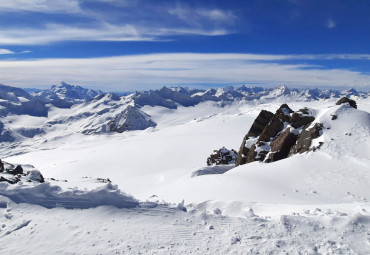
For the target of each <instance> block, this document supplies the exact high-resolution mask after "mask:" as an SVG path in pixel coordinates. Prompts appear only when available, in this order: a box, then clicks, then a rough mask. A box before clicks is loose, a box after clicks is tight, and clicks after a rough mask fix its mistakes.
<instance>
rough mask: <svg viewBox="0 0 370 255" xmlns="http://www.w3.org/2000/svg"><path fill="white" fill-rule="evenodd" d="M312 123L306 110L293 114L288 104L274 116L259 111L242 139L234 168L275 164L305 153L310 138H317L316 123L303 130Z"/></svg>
mask: <svg viewBox="0 0 370 255" xmlns="http://www.w3.org/2000/svg"><path fill="white" fill-rule="evenodd" d="M314 120H315V118H314V117H313V116H312V115H311V113H310V111H309V109H307V108H304V109H301V110H299V111H297V112H294V111H293V110H292V109H290V108H289V106H288V105H287V104H283V105H281V106H280V108H279V109H278V110H277V111H276V113H275V114H273V113H271V112H268V111H261V113H260V114H259V115H258V117H257V118H256V120H255V121H254V123H253V125H252V127H251V129H250V130H249V132H248V133H247V134H246V136H245V137H244V139H243V142H242V144H241V146H240V150H239V153H238V157H237V160H236V166H238V165H243V164H246V163H250V162H254V161H263V162H266V163H268V162H274V161H277V160H281V159H284V158H286V157H288V156H289V155H291V153H302V152H304V151H307V150H308V149H309V147H310V146H311V141H312V139H315V138H317V137H318V136H319V135H320V130H321V129H320V125H319V123H317V124H316V125H315V127H314V128H312V129H309V130H306V129H305V128H307V127H308V126H309V124H310V123H312V122H313V121H314ZM321 127H322V126H321ZM302 134H303V136H302ZM301 136H302V137H301ZM293 148H294V149H293ZM306 149H307V150H306Z"/></svg>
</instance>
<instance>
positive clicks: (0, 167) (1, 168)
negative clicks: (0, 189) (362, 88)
mask: <svg viewBox="0 0 370 255" xmlns="http://www.w3.org/2000/svg"><path fill="white" fill-rule="evenodd" d="M0 172H4V163H3V162H2V161H1V159H0Z"/></svg>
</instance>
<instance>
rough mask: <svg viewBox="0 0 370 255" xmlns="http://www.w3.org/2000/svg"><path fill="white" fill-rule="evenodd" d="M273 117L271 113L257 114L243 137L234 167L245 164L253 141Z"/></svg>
mask: <svg viewBox="0 0 370 255" xmlns="http://www.w3.org/2000/svg"><path fill="white" fill-rule="evenodd" d="M273 116H274V114H273V113H272V112H269V111H266V110H262V111H261V112H260V113H259V114H258V116H257V118H256V119H255V120H254V122H253V124H252V126H251V128H250V129H249V131H248V133H247V134H246V135H245V137H244V139H243V142H242V144H241V146H240V149H239V153H238V156H237V159H236V163H235V165H237V166H238V165H243V164H245V163H247V157H248V153H249V150H250V149H251V147H252V145H253V141H254V139H255V138H256V137H258V136H259V135H260V134H261V133H262V131H263V129H264V128H265V127H266V125H267V124H268V123H269V122H270V119H271V118H272V117H273ZM247 141H248V143H247Z"/></svg>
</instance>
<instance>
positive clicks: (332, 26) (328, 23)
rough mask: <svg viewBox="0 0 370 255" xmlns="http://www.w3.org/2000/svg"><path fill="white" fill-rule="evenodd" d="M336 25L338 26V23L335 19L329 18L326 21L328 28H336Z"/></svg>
mask: <svg viewBox="0 0 370 255" xmlns="http://www.w3.org/2000/svg"><path fill="white" fill-rule="evenodd" d="M336 26H337V23H336V22H335V21H334V20H332V19H328V20H327V21H326V27H327V28H329V29H331V28H334V27H336Z"/></svg>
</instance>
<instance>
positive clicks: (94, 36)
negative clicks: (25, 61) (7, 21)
mask: <svg viewBox="0 0 370 255" xmlns="http://www.w3.org/2000/svg"><path fill="white" fill-rule="evenodd" d="M229 33H230V32H229V31H227V30H224V29H202V28H161V27H159V28H151V27H135V26H134V25H130V24H126V25H111V24H108V23H102V24H100V25H99V26H96V27H78V26H68V25H59V24H46V25H45V26H44V27H42V28H8V29H7V28H0V45H1V44H4V45H38V44H47V43H53V42H60V41H161V40H168V39H163V38H164V37H168V36H175V35H204V36H216V35H225V34H229Z"/></svg>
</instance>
